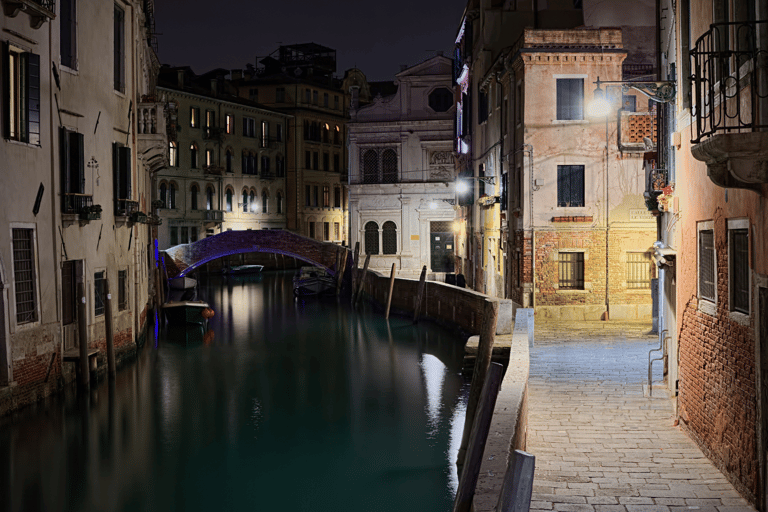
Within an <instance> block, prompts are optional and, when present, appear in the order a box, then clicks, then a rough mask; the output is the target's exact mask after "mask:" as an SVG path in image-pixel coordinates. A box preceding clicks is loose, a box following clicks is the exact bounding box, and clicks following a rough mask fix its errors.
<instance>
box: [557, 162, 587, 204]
mask: <svg viewBox="0 0 768 512" xmlns="http://www.w3.org/2000/svg"><path fill="white" fill-rule="evenodd" d="M557 206H565V207H579V206H584V166H583V165H558V166H557Z"/></svg>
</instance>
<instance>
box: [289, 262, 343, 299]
mask: <svg viewBox="0 0 768 512" xmlns="http://www.w3.org/2000/svg"><path fill="white" fill-rule="evenodd" d="M335 289H336V279H335V278H334V277H333V276H332V275H331V274H330V273H328V271H327V270H326V269H324V268H322V267H301V268H300V269H299V271H298V272H297V273H296V275H295V276H294V277H293V294H294V295H296V296H300V295H319V294H321V293H330V292H332V291H334V290H335Z"/></svg>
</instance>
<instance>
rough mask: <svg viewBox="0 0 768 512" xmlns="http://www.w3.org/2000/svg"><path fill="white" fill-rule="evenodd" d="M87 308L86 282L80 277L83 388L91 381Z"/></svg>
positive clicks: (81, 376) (78, 326)
mask: <svg viewBox="0 0 768 512" xmlns="http://www.w3.org/2000/svg"><path fill="white" fill-rule="evenodd" d="M85 308H86V303H85V284H84V283H83V281H82V278H80V281H78V283H77V342H78V344H79V345H80V347H79V348H80V361H79V363H80V386H81V387H82V388H88V386H89V385H90V381H91V374H90V369H89V368H88V317H87V315H86V310H85Z"/></svg>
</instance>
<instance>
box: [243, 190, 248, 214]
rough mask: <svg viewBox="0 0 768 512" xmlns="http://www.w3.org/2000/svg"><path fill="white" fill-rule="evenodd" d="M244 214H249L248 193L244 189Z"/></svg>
mask: <svg viewBox="0 0 768 512" xmlns="http://www.w3.org/2000/svg"><path fill="white" fill-rule="evenodd" d="M243 213H248V191H247V190H246V189H243Z"/></svg>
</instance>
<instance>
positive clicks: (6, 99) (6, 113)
mask: <svg viewBox="0 0 768 512" xmlns="http://www.w3.org/2000/svg"><path fill="white" fill-rule="evenodd" d="M10 53H11V49H10V45H9V44H8V41H3V135H4V136H5V138H6V139H10V138H11V94H13V92H12V91H11V73H10V68H11V56H10Z"/></svg>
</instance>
